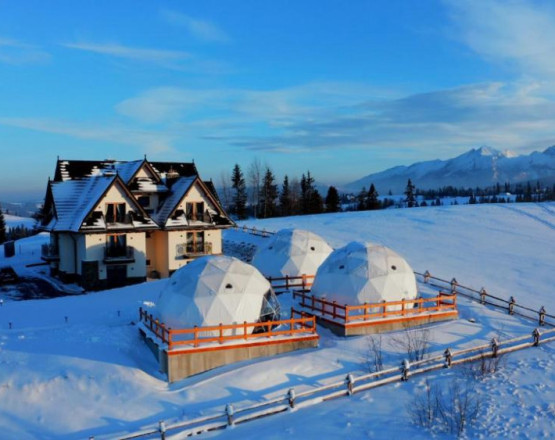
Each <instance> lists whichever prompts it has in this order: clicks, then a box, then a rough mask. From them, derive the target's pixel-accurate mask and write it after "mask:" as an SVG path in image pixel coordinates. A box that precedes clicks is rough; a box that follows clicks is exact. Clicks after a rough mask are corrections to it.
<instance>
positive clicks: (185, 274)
mask: <svg viewBox="0 0 555 440" xmlns="http://www.w3.org/2000/svg"><path fill="white" fill-rule="evenodd" d="M156 314H157V317H158V318H159V320H160V321H161V322H163V323H164V324H165V325H166V326H167V327H169V328H174V329H178V328H192V327H194V326H195V325H196V326H198V327H203V326H215V325H219V324H220V323H221V324H223V325H230V324H241V323H243V322H245V321H246V322H249V323H251V322H264V321H275V320H278V319H279V314H280V310H279V303H278V302H277V299H276V297H275V294H274V291H273V290H272V287H271V286H270V283H269V282H268V280H266V278H264V276H262V274H261V273H260V272H259V271H258V270H257V269H256V268H255V267H253V266H251V265H249V264H247V263H243V262H242V261H240V260H238V259H237V258H234V257H226V256H210V257H203V258H198V259H197V260H195V261H193V262H191V263H189V264H188V265H187V266H184V267H182V268H181V269H179V270H177V271H176V272H174V274H173V275H172V276H171V278H170V279H169V284H168V286H167V287H166V288H165V289H164V290H163V291H162V292H161V293H160V298H159V300H158V303H157V312H156ZM255 330H256V328H255ZM251 332H253V327H250V328H249V329H248V333H251ZM227 334H231V330H228V331H226V335H227Z"/></svg>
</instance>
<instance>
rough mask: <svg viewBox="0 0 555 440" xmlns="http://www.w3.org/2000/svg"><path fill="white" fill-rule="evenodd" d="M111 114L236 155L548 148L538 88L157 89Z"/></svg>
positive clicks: (546, 111) (554, 138) (547, 115)
mask: <svg viewBox="0 0 555 440" xmlns="http://www.w3.org/2000/svg"><path fill="white" fill-rule="evenodd" d="M117 110H118V111H119V112H120V113H121V114H124V115H126V116H128V117H131V118H133V119H137V120H139V121H141V122H143V123H145V122H147V123H152V124H156V125H157V127H162V130H163V127H166V128H168V129H169V128H170V127H171V129H173V130H175V129H176V127H180V129H181V130H183V131H187V133H188V134H189V135H192V136H195V137H196V138H198V139H202V140H206V141H212V142H213V141H217V142H221V143H222V144H227V145H231V146H234V147H237V148H241V149H247V150H256V151H271V152H276V153H284V152H288V153H295V152H302V153H305V152H306V151H308V150H310V151H323V150H337V151H339V150H345V149H347V150H369V151H379V150H382V151H383V150H384V149H385V150H395V151H405V152H408V153H411V154H414V155H415V156H416V155H417V156H418V157H433V156H434V155H436V156H437V154H439V153H441V152H443V154H444V155H450V154H453V153H457V152H460V151H462V150H465V149H468V148H470V147H473V146H477V145H480V144H489V145H492V146H494V147H497V148H500V149H506V148H511V149H516V150H518V149H522V150H526V149H529V148H531V147H536V146H538V145H537V144H538V140H540V139H541V140H543V141H545V142H546V144H544V146H547V145H548V144H549V143H553V142H555V135H554V134H553V130H552V127H553V126H555V102H554V101H553V100H551V99H549V98H548V97H546V91H545V90H544V89H543V88H542V85H541V84H538V83H533V82H515V83H502V82H494V83H484V84H473V85H467V86H462V87H457V88H452V89H444V90H436V91H432V92H429V93H421V94H412V95H411V94H409V95H405V96H399V95H397V96H395V94H394V93H391V94H388V95H384V94H383V93H382V94H378V93H376V92H375V91H373V90H372V88H371V87H367V86H363V85H359V86H358V87H356V86H354V85H352V84H349V85H341V84H335V85H330V84H309V85H306V86H299V87H294V88H289V89H279V90H270V91H256V90H237V89H208V90H188V89H180V88H158V89H153V90H150V91H147V92H145V93H143V94H141V95H139V96H137V97H135V98H130V99H128V100H126V101H123V102H121V103H120V104H118V105H117Z"/></svg>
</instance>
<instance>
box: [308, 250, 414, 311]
mask: <svg viewBox="0 0 555 440" xmlns="http://www.w3.org/2000/svg"><path fill="white" fill-rule="evenodd" d="M311 293H312V294H313V295H314V296H315V297H319V298H323V299H326V300H329V301H337V303H338V304H342V305H344V304H348V305H358V304H364V303H379V302H382V301H387V302H390V301H399V300H402V299H415V298H416V296H417V293H418V290H417V286H416V278H415V276H414V272H413V270H412V268H411V267H410V266H409V264H408V263H407V262H406V261H405V259H403V258H402V257H401V256H400V255H399V254H397V253H396V252H394V251H393V250H391V249H389V248H387V247H385V246H381V245H376V244H371V243H360V242H351V243H349V244H347V245H346V246H344V247H342V248H340V249H337V250H335V251H334V252H333V253H332V254H331V255H330V256H329V257H328V259H327V260H326V261H325V262H324V263H323V264H322V265H321V266H320V268H319V269H318V271H317V273H316V277H315V279H314V284H313V286H312V290H311Z"/></svg>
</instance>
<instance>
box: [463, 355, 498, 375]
mask: <svg viewBox="0 0 555 440" xmlns="http://www.w3.org/2000/svg"><path fill="white" fill-rule="evenodd" d="M506 363H507V359H506V357H505V355H498V356H497V357H491V356H488V355H486V354H485V353H482V355H481V356H480V359H479V360H478V361H477V362H472V363H469V364H467V365H466V366H465V373H466V376H467V377H469V378H473V379H481V378H483V377H485V376H489V375H490V374H495V373H497V372H498V371H499V370H501V369H502V368H503V367H504V366H505V365H506Z"/></svg>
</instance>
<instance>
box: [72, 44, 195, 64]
mask: <svg viewBox="0 0 555 440" xmlns="http://www.w3.org/2000/svg"><path fill="white" fill-rule="evenodd" d="M63 46H64V47H68V48H70V49H77V50H82V51H86V52H93V53H97V54H101V55H109V56H113V57H117V58H124V59H129V60H136V61H143V62H152V63H158V64H167V65H168V63H175V62H179V61H183V60H186V59H189V58H191V54H189V53H188V52H183V51H178V50H165V49H146V48H137V47H129V46H124V45H121V44H115V43H66V44H63Z"/></svg>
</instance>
